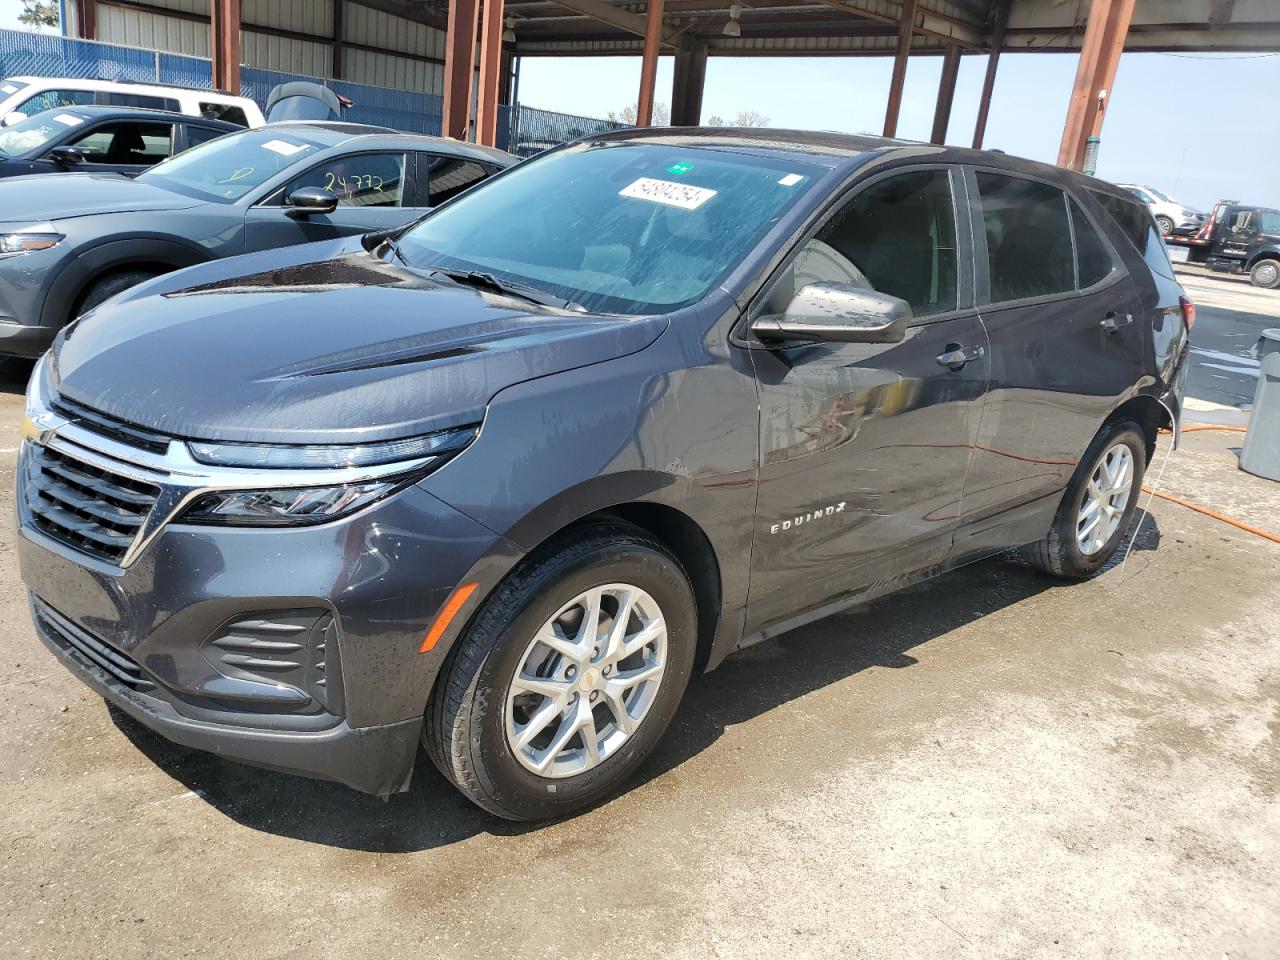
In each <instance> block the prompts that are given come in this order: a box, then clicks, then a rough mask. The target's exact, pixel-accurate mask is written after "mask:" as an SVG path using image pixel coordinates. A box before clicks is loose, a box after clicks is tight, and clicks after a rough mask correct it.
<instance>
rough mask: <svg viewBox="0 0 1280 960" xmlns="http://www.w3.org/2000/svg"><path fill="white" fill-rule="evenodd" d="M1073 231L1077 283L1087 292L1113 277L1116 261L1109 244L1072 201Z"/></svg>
mask: <svg viewBox="0 0 1280 960" xmlns="http://www.w3.org/2000/svg"><path fill="white" fill-rule="evenodd" d="M1071 229H1072V232H1073V234H1074V236H1075V241H1076V274H1077V282H1078V283H1079V286H1080V289H1081V290H1087V289H1089V288H1090V287H1092V286H1094V285H1095V284H1099V283H1101V282H1102V281H1103V280H1105V279H1107V277H1109V276H1111V273H1112V271H1114V270H1115V261H1114V259H1113V258H1112V256H1111V248H1110V247H1108V246H1107V242H1106V241H1105V240H1103V239H1102V237H1100V236H1099V235H1098V231H1097V230H1095V229H1094V226H1093V224H1092V223H1090V222H1089V218H1088V217H1086V216H1085V214H1084V211H1083V210H1081V209H1080V205H1079V204H1078V203H1076V202H1075V201H1074V200H1072V201H1071Z"/></svg>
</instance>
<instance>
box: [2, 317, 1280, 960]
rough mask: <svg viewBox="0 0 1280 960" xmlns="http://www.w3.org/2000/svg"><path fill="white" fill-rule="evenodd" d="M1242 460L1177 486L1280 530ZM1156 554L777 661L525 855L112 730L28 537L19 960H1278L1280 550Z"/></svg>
mask: <svg viewBox="0 0 1280 960" xmlns="http://www.w3.org/2000/svg"><path fill="white" fill-rule="evenodd" d="M1275 302H1276V303H1277V304H1280V296H1278V297H1277V299H1276V301H1275ZM1212 309H1213V308H1204V309H1203V310H1202V314H1201V322H1202V324H1209V323H1216V322H1218V321H1220V322H1222V323H1224V324H1227V325H1229V324H1232V323H1235V322H1237V321H1236V320H1234V319H1232V318H1229V317H1226V318H1223V317H1219V318H1217V321H1214V320H1213V318H1212V316H1209V317H1206V314H1209V313H1211V311H1212ZM1277 314H1278V315H1280V310H1277ZM18 376H19V375H18V374H14V373H12V372H11V373H10V381H9V384H8V386H9V390H10V391H11V392H7V393H0V490H2V491H3V493H2V494H0V497H2V498H3V499H4V500H5V501H9V500H11V497H12V494H11V491H12V487H13V469H14V455H15V450H16V447H17V443H18V431H19V416H20V398H19V397H18V396H17V394H16V393H14V392H12V391H14V390H16V389H17V387H16V380H17V378H18ZM1197 376H1198V375H1197ZM1206 382H1207V381H1206ZM1199 384H1200V381H1199V380H1198V379H1197V381H1196V390H1199V389H1200V386H1199ZM1193 392H1195V391H1193ZM1201 403H1202V404H1203V405H1205V406H1206V409H1209V408H1215V405H1216V404H1217V403H1218V401H1215V400H1202V401H1201ZM1223 406H1225V407H1226V408H1227V412H1228V414H1231V415H1233V416H1235V417H1237V418H1242V415H1240V414H1238V412H1236V411H1235V410H1234V409H1232V408H1230V405H1223ZM1240 441H1241V436H1240V435H1239V434H1233V433H1224V432H1196V433H1191V434H1188V435H1187V436H1186V443H1185V446H1184V449H1183V450H1181V451H1179V452H1178V453H1175V454H1173V455H1172V456H1171V457H1170V458H1169V459H1168V460H1167V462H1164V461H1162V460H1160V459H1158V460H1157V462H1156V464H1155V466H1153V469H1152V474H1151V476H1152V477H1153V478H1154V476H1155V475H1156V473H1157V472H1158V471H1159V470H1160V469H1161V464H1162V462H1164V473H1163V476H1162V479H1161V486H1162V488H1163V489H1168V490H1171V491H1173V492H1175V493H1177V494H1179V495H1181V496H1184V497H1186V498H1188V499H1192V500H1194V501H1196V502H1199V503H1202V504H1205V505H1208V506H1215V507H1218V508H1219V509H1223V510H1227V512H1233V513H1235V514H1237V515H1240V516H1241V517H1242V518H1244V517H1248V518H1249V519H1250V520H1251V521H1252V522H1253V523H1255V524H1256V525H1259V526H1263V527H1266V528H1268V529H1271V530H1273V531H1276V532H1280V484H1275V483H1271V482H1269V481H1264V480H1258V479H1257V478H1248V477H1245V476H1243V475H1242V474H1240V473H1239V471H1238V470H1237V469H1236V466H1235V458H1234V454H1233V449H1234V448H1237V447H1238V446H1239V444H1240ZM1160 456H1161V457H1162V458H1163V456H1164V452H1163V449H1162V452H1161V454H1160ZM1143 502H1144V503H1146V502H1147V501H1146V498H1145V497H1144V501H1143ZM0 509H3V510H5V511H11V510H12V505H11V503H9V502H5V503H4V504H3V505H2V506H0ZM1131 544H1132V549H1131V551H1129V552H1128V555H1127V560H1126V561H1125V562H1118V561H1117V562H1116V563H1114V564H1113V565H1112V566H1111V567H1110V569H1108V570H1107V571H1106V573H1105V574H1103V575H1102V576H1100V577H1099V578H1097V579H1095V580H1093V581H1091V582H1089V583H1085V584H1080V585H1074V586H1061V585H1058V584H1057V583H1055V582H1053V581H1050V580H1048V579H1045V578H1044V577H1042V576H1040V575H1039V574H1037V573H1035V572H1033V571H1031V570H1029V569H1028V568H1026V567H1023V566H1021V565H1018V564H1017V563H1014V562H1010V561H1007V560H994V561H988V562H985V563H982V564H978V565H975V566H972V567H970V568H967V569H965V570H962V571H959V572H956V573H953V574H951V575H948V576H945V577H942V578H939V579H937V580H935V581H933V582H931V583H929V584H926V585H924V586H922V587H918V588H915V589H913V590H910V591H908V592H907V593H904V594H900V595H898V596H896V597H892V598H888V599H886V600H883V601H880V602H877V603H875V604H873V605H872V606H871V607H869V608H868V609H865V610H861V611H857V612H853V613H850V614H847V615H844V616H839V617H834V618H831V619H829V620H827V621H824V622H822V623H818V624H816V625H814V626H811V627H808V628H805V629H803V630H798V631H796V632H794V633H792V634H789V635H787V636H785V637H783V638H781V639H779V640H776V641H772V642H769V643H766V644H763V645H761V646H759V647H755V648H752V649H751V650H749V651H746V652H744V653H742V654H740V655H738V656H736V657H734V658H731V659H730V660H729V661H728V662H727V663H726V664H725V665H724V666H723V667H721V668H720V669H719V670H717V671H716V672H715V673H713V674H711V675H708V676H706V677H702V678H699V679H697V680H695V682H694V683H693V685H692V686H691V688H690V690H689V693H688V696H687V698H686V702H685V705H684V706H683V708H682V710H681V712H680V714H679V716H678V717H677V720H676V722H675V724H674V727H673V729H672V732H671V735H670V736H669V737H668V738H667V740H666V741H665V743H664V744H663V746H662V747H661V749H660V751H659V754H658V755H657V756H656V757H655V758H654V759H653V760H652V761H651V762H650V763H649V764H648V765H647V766H646V767H645V768H644V769H643V771H642V773H641V775H640V776H639V777H638V778H637V780H636V782H635V783H634V784H633V785H632V787H631V789H630V790H628V791H627V792H626V793H624V794H623V795H621V796H619V797H617V798H616V799H614V800H613V801H611V802H609V803H606V804H604V805H603V806H601V807H599V808H597V809H595V810H592V811H590V812H589V813H586V814H584V815H582V816H579V817H577V818H574V819H571V820H568V821H565V822H562V823H558V824H554V825H551V826H546V827H541V828H533V829H528V828H522V827H517V826H514V825H511V824H507V823H503V822H500V821H495V820H493V819H491V818H489V817H487V816H485V815H484V814H482V813H480V812H479V811H478V810H475V809H473V808H472V807H470V806H469V805H467V804H466V803H465V802H464V801H462V800H461V799H459V798H458V797H457V796H456V795H455V794H454V793H453V792H452V791H451V790H450V789H449V788H448V787H447V786H446V785H445V784H444V783H443V782H442V780H441V779H440V778H439V777H438V776H437V775H436V774H435V773H434V771H432V770H431V768H430V766H429V764H428V765H424V766H423V767H422V768H421V773H420V775H419V776H418V777H417V778H416V779H415V782H414V784H413V788H412V790H411V791H410V792H409V793H408V794H407V795H404V796H399V797H396V798H394V799H393V800H392V801H391V802H390V803H388V804H385V805H384V804H382V803H381V802H379V801H377V800H374V799H371V798H366V797H362V796H359V795H357V794H355V793H352V792H351V791H348V790H346V789H344V788H342V787H338V786H333V785H329V784H322V783H314V782H309V781H304V780H299V779H294V778H291V777H287V776H283V775H279V774H273V773H268V772H263V771H258V770H253V769H249V768H246V767H241V766H238V765H235V764H231V763H226V762H223V761H219V760H217V759H214V758H213V757H211V756H208V755H204V754H200V753H196V752H192V751H187V750H184V749H181V748H177V747H174V746H172V745H169V744H168V743H166V742H165V741H163V740H161V739H159V738H158V737H156V736H154V735H152V734H150V733H149V732H147V731H146V730H144V729H142V728H140V727H138V726H137V725H136V724H134V723H132V722H130V721H128V720H126V719H122V718H119V717H116V716H112V715H111V714H110V713H109V712H108V710H107V709H106V708H105V706H104V705H103V702H102V701H101V700H100V699H98V698H97V697H95V696H93V695H92V694H91V693H89V692H88V691H87V690H86V689H85V688H84V687H82V686H81V685H80V684H79V683H78V682H77V681H75V680H73V679H72V678H71V677H70V676H69V675H68V674H67V673H66V672H65V671H64V670H62V669H61V668H60V667H59V666H58V665H57V664H56V663H55V662H54V661H53V659H52V657H51V656H49V655H47V654H46V652H45V651H44V650H43V648H42V647H41V646H40V645H39V644H38V643H37V641H36V639H35V637H34V636H33V633H32V630H31V627H30V625H29V623H28V617H27V611H26V608H25V603H24V599H23V593H22V590H21V587H20V585H19V583H18V581H17V577H16V570H15V569H14V563H13V559H12V557H13V533H12V532H11V531H9V529H8V528H7V527H6V528H5V529H4V531H3V532H2V533H0V626H2V627H3V631H4V636H5V638H6V642H7V645H8V653H7V656H6V658H5V667H6V668H5V670H4V671H3V672H2V673H0V690H2V693H3V695H2V696H0V810H2V811H3V814H2V815H0V930H3V936H2V938H0V956H3V957H15V958H17V957H32V958H64V957H66V958H72V957H76V958H78V957H85V958H88V957H94V958H100V957H112V958H126V957H127V958H134V957H157V958H159V957H163V958H176V957H188V956H190V957H200V958H201V960H209V958H219V957H236V958H242V957H253V958H263V960H268V958H295V957H296V958H308V960H311V958H315V957H324V958H329V957H333V958H359V960H369V958H377V957H400V956H415V957H418V956H422V957H433V956H440V957H507V956H520V957H535V958H542V957H548V958H550V957H573V958H579V957H583V958H586V957H600V958H604V957H609V958H613V957H626V958H631V957H662V958H684V957H690V958H702V957H732V958H755V957H760V958H770V960H773V958H778V957H860V956H865V957H886V958H899V957H902V958H912V960H917V958H919V960H924V958H933V957H939V958H942V957H946V958H952V957H957V956H973V957H983V958H990V957H1052V958H1071V957H1079V958H1097V957H1111V958H1142V960H1149V958H1152V957H1196V958H1198V957H1214V958H1220V957H1230V958H1258V960H1271V958H1274V957H1276V956H1278V955H1280V884H1277V877H1280V752H1278V751H1277V734H1280V729H1278V725H1280V706H1278V704H1280V643H1278V642H1277V637H1278V636H1280V607H1278V606H1277V604H1276V596H1277V584H1278V583H1280V545H1277V544H1275V543H1271V542H1269V541H1267V540H1264V539H1262V538H1259V537H1257V536H1253V535H1251V534H1248V533H1245V532H1242V531H1240V530H1238V529H1236V528H1234V527H1231V526H1229V525H1226V524H1224V523H1221V522H1219V521H1216V520H1213V519H1210V518H1208V517H1205V516H1202V515H1200V514H1197V513H1195V512H1193V511H1191V510H1188V509H1186V508H1184V507H1181V506H1177V505H1174V504H1171V503H1167V502H1164V501H1160V500H1155V501H1153V502H1151V503H1150V509H1149V512H1145V513H1144V514H1143V515H1142V522H1141V525H1140V527H1139V528H1138V530H1137V533H1136V535H1135V536H1134V537H1133V538H1132V541H1131Z"/></svg>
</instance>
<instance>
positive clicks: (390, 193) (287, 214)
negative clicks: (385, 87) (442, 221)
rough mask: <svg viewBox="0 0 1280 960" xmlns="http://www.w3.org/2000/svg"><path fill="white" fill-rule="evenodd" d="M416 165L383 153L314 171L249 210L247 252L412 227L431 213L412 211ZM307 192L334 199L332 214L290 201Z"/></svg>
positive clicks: (321, 164)
mask: <svg viewBox="0 0 1280 960" xmlns="http://www.w3.org/2000/svg"><path fill="white" fill-rule="evenodd" d="M411 159H412V158H411V156H409V155H406V154H405V153H404V152H403V151H377V152H369V153H359V154H354V155H347V156H341V157H334V158H330V159H327V160H324V161H321V162H319V163H317V164H315V165H313V166H311V167H309V168H308V169H307V170H305V171H304V172H303V173H301V174H299V175H298V176H297V177H295V178H294V179H293V180H291V181H290V182H289V183H288V184H286V185H285V186H284V187H282V188H280V189H278V190H276V191H274V192H273V193H272V194H271V195H270V196H268V197H267V198H266V199H265V200H263V201H261V202H260V203H258V204H257V205H255V206H253V207H251V208H250V209H249V212H248V214H247V217H246V223H245V238H246V242H247V244H248V246H247V248H246V249H247V250H249V251H253V250H270V249H273V248H275V247H287V246H290V245H292V244H295V243H310V242H312V241H316V240H331V239H334V238H336V237H345V236H352V235H356V234H362V233H369V232H371V231H374V230H385V229H389V228H391V227H397V226H400V225H401V224H404V223H408V222H409V221H410V220H412V219H414V218H415V217H417V216H420V215H421V214H422V213H424V212H425V210H423V209H420V208H417V207H415V206H412V204H413V203H414V202H415V200H414V197H415V194H416V189H415V185H414V183H413V170H412V167H413V164H412V163H411ZM305 187H310V188H315V189H319V190H324V191H327V192H328V193H330V194H332V195H333V197H334V198H335V200H336V206H335V207H334V209H333V210H332V212H329V213H322V212H310V211H308V210H306V209H303V208H300V207H296V206H294V205H292V204H291V203H290V202H289V198H290V197H291V196H292V195H293V194H294V193H295V192H296V191H298V190H301V189H303V188H305Z"/></svg>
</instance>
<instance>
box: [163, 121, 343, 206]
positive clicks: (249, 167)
mask: <svg viewBox="0 0 1280 960" xmlns="http://www.w3.org/2000/svg"><path fill="white" fill-rule="evenodd" d="M323 148H324V146H323V144H320V143H317V142H315V141H313V140H308V139H306V138H304V137H300V136H298V135H297V134H296V133H295V132H293V131H288V132H284V131H270V130H267V129H259V130H247V131H245V132H244V133H233V134H230V135H228V136H225V137H220V138H218V139H217V140H210V141H209V142H208V143H205V144H201V145H200V146H198V147H193V148H192V149H190V150H188V151H186V152H185V153H180V154H178V155H177V156H175V157H171V158H170V159H168V160H165V161H164V162H163V163H158V164H156V165H155V166H154V167H152V168H151V169H150V170H148V171H146V172H145V173H143V174H142V175H141V176H140V177H138V180H139V181H141V182H143V183H151V184H154V185H156V186H159V187H165V188H166V189H169V190H173V191H175V192H177V193H181V194H185V195H186V196H189V197H195V198H196V199H198V200H210V201H213V202H215V203H235V202H236V201H237V200H239V199H240V198H241V197H243V196H244V195H245V194H247V193H248V192H249V191H250V190H252V189H254V188H255V187H258V186H260V185H262V184H263V183H266V181H268V180H270V179H271V178H272V177H274V176H275V175H276V174H277V173H280V172H281V171H282V170H287V169H289V168H290V167H294V166H297V165H298V164H301V163H303V162H305V161H306V159H307V158H308V157H311V156H314V155H315V154H316V153H317V152H319V151H320V150H322V149H323Z"/></svg>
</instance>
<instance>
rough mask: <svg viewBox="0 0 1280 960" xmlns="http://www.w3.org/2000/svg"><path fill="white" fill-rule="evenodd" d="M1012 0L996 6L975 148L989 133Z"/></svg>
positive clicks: (980, 146) (976, 124)
mask: <svg viewBox="0 0 1280 960" xmlns="http://www.w3.org/2000/svg"><path fill="white" fill-rule="evenodd" d="M1009 6H1010V0H1000V5H999V7H997V8H996V23H995V29H994V30H992V32H991V52H990V53H989V54H988V55H987V75H986V76H985V77H984V78H983V80H982V98H981V99H980V100H979V101H978V118H977V120H975V121H974V124H973V149H975V150H981V149H982V141H983V139H984V138H985V137H986V135H987V117H989V116H990V114H991V96H992V94H993V93H995V89H996V70H997V69H999V67H1000V51H1001V50H1003V49H1004V31H1005V28H1006V27H1007V26H1008V24H1009Z"/></svg>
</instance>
